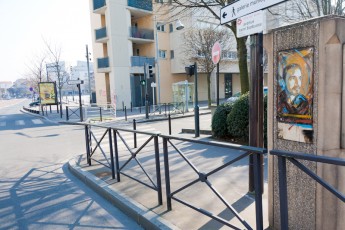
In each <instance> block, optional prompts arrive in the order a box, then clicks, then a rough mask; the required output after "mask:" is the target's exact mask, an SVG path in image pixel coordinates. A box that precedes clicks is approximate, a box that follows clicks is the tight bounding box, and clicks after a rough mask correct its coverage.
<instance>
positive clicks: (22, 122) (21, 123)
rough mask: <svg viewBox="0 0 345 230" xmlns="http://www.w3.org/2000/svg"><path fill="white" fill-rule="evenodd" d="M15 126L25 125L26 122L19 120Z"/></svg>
mask: <svg viewBox="0 0 345 230" xmlns="http://www.w3.org/2000/svg"><path fill="white" fill-rule="evenodd" d="M15 124H16V125H25V122H24V120H17V121H16V122H15Z"/></svg>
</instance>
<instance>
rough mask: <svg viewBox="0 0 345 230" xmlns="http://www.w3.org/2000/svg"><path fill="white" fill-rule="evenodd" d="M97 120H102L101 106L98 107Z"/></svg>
mask: <svg viewBox="0 0 345 230" xmlns="http://www.w3.org/2000/svg"><path fill="white" fill-rule="evenodd" d="M99 120H100V121H101V122H102V121H103V119H102V108H101V107H99Z"/></svg>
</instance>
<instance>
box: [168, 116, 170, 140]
mask: <svg viewBox="0 0 345 230" xmlns="http://www.w3.org/2000/svg"><path fill="white" fill-rule="evenodd" d="M168 122H169V135H171V117H170V114H169V116H168Z"/></svg>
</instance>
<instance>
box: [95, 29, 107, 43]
mask: <svg viewBox="0 0 345 230" xmlns="http://www.w3.org/2000/svg"><path fill="white" fill-rule="evenodd" d="M95 33H96V40H98V39H102V38H106V37H107V28H106V27H103V28H100V29H97V30H95Z"/></svg>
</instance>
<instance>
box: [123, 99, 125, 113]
mask: <svg viewBox="0 0 345 230" xmlns="http://www.w3.org/2000/svg"><path fill="white" fill-rule="evenodd" d="M122 111H125V103H124V102H123V101H122Z"/></svg>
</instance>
